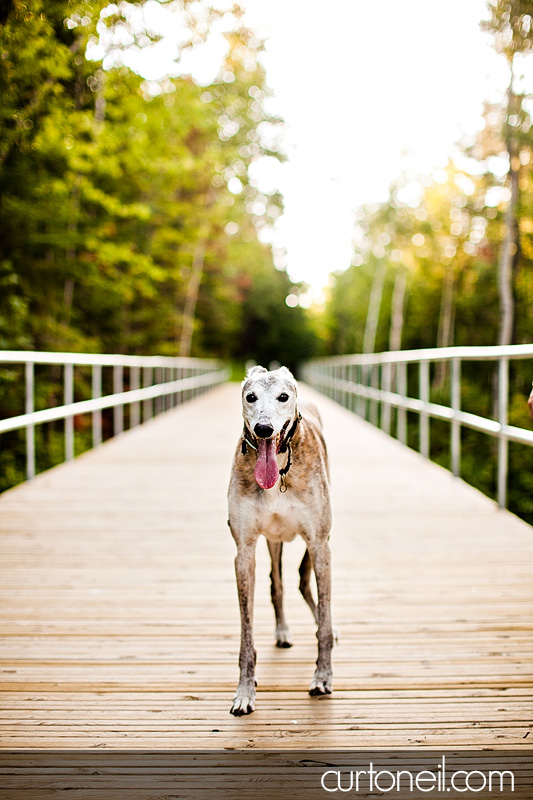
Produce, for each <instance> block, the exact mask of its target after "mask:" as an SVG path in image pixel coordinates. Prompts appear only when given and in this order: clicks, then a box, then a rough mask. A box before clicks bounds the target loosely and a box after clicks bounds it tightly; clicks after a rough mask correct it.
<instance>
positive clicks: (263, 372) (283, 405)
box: [242, 367, 298, 489]
mask: <svg viewBox="0 0 533 800" xmlns="http://www.w3.org/2000/svg"><path fill="white" fill-rule="evenodd" d="M296 401H297V389H296V380H295V378H294V376H293V375H292V374H291V372H289V370H288V369H287V368H286V367H280V369H276V370H273V371H272V372H269V371H268V370H267V369H265V368H264V367H252V369H250V370H249V371H248V374H247V375H246V378H245V380H244V381H243V384H242V413H243V417H244V424H245V426H246V428H247V429H248V431H249V433H250V434H251V435H252V436H253V437H254V439H255V443H256V445H257V463H256V467H255V479H256V481H257V483H258V484H259V486H261V488H262V489H270V488H272V486H274V484H275V483H276V482H277V480H278V477H279V469H278V465H277V460H276V455H277V453H279V451H280V448H281V447H282V446H283V442H284V440H285V437H286V436H287V434H288V432H289V431H290V429H291V426H292V424H293V422H294V421H295V419H296V418H297V414H298V412H297V408H296Z"/></svg>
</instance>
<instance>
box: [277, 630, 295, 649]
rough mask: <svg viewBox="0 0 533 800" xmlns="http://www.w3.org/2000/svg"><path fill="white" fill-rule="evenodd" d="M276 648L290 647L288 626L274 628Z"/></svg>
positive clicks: (290, 637) (290, 636)
mask: <svg viewBox="0 0 533 800" xmlns="http://www.w3.org/2000/svg"><path fill="white" fill-rule="evenodd" d="M275 635H276V647H292V633H291V629H290V628H289V626H288V625H277V626H276V634H275Z"/></svg>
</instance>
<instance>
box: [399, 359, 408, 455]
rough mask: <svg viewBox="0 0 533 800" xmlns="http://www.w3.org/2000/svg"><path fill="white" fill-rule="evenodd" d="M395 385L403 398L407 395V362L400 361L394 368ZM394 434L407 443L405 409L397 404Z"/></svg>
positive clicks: (403, 442)
mask: <svg viewBox="0 0 533 800" xmlns="http://www.w3.org/2000/svg"><path fill="white" fill-rule="evenodd" d="M396 385H397V389H398V394H399V395H400V396H401V397H402V399H403V400H405V398H406V397H407V364H406V363H405V362H401V363H400V364H398V365H397V369H396ZM396 436H397V438H398V441H400V442H401V443H402V444H407V409H405V408H400V406H398V416H397V420H396Z"/></svg>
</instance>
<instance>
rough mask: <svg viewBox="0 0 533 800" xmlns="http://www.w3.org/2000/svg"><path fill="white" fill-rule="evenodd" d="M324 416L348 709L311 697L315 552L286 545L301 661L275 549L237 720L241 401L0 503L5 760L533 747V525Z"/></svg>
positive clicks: (160, 422) (208, 408)
mask: <svg viewBox="0 0 533 800" xmlns="http://www.w3.org/2000/svg"><path fill="white" fill-rule="evenodd" d="M315 401H316V402H317V403H318V405H319V406H320V408H321V411H322V413H323V417H324V422H325V429H326V436H327V441H328V445H329V451H330V458H331V463H332V480H333V505H334V528H333V533H332V549H333V575H334V578H333V609H334V619H335V622H336V624H337V626H338V628H339V630H340V642H339V644H338V646H337V647H336V648H335V650H334V676H335V681H334V685H335V691H334V694H333V695H332V696H331V697H327V698H323V699H317V698H310V697H309V696H308V695H307V686H308V683H309V681H310V678H311V676H312V674H313V669H314V660H315V657H316V641H315V635H314V626H313V624H312V621H311V616H310V614H309V610H308V609H307V607H306V606H305V604H304V602H303V600H302V599H301V598H300V596H299V594H298V591H297V572H296V570H297V564H298V562H299V558H300V557H301V555H302V552H303V546H302V543H300V542H298V543H292V544H291V545H288V546H286V548H285V554H284V555H285V562H284V578H285V585H286V592H287V596H288V597H287V600H288V602H287V608H288V617H289V622H290V624H291V626H292V628H293V632H294V634H295V646H294V647H293V648H292V649H290V650H279V649H277V648H276V647H275V646H274V639H273V628H274V625H273V613H272V609H271V607H270V601H269V584H268V571H269V566H268V562H267V552H266V545H264V542H260V545H263V546H260V547H259V552H258V577H257V588H256V621H255V634H256V645H257V650H258V683H259V686H258V701H257V711H256V712H255V713H254V714H252V715H250V716H249V717H242V718H234V717H232V716H231V715H230V714H229V708H230V705H231V698H232V695H233V691H234V689H235V686H236V682H237V677H238V669H237V656H238V646H239V621H238V608H237V596H236V590H235V582H234V575H233V558H234V544H233V541H232V539H231V536H230V533H229V530H228V528H227V527H226V486H227V481H228V475H229V468H230V462H231V457H232V453H233V448H234V446H235V442H236V439H237V437H238V435H239V431H240V427H241V423H240V416H239V390H238V387H237V386H236V385H225V386H222V387H219V388H217V389H216V390H214V391H212V392H210V393H208V394H207V395H204V396H203V397H201V398H200V399H198V400H195V401H192V402H190V403H188V404H185V405H183V406H181V407H179V408H177V409H175V410H173V411H170V412H167V413H166V414H164V415H162V416H160V417H158V418H156V419H155V420H152V421H150V422H148V423H147V424H145V425H143V426H141V427H139V428H137V429H135V430H134V431H132V432H129V433H126V434H124V435H122V436H120V437H118V438H117V439H115V440H112V441H110V442H108V443H106V444H105V445H103V446H102V447H100V448H98V449H96V450H94V451H92V452H90V453H87V454H86V455H84V456H82V457H80V458H79V459H77V460H76V461H74V462H71V463H69V464H66V465H62V466H60V467H58V468H56V469H54V470H51V471H50V472H48V473H45V474H43V475H40V476H38V477H37V478H36V479H35V480H34V481H32V482H31V483H28V484H24V485H22V486H20V487H17V488H16V489H14V490H11V491H10V492H7V493H6V494H5V495H3V496H2V497H1V498H0V546H1V553H0V570H1V594H2V604H1V609H0V626H1V627H0V634H1V661H0V681H1V684H0V690H1V694H0V697H1V701H0V704H1V713H0V729H1V733H0V746H1V748H3V749H4V750H6V749H11V748H54V749H72V748H94V747H106V748H108V749H120V748H122V749H124V748H152V749H153V748H181V749H188V748H192V749H194V748H196V749H198V748H203V749H218V748H237V749H239V748H242V749H246V748H254V747H255V748H267V749H268V748H289V749H307V748H358V749H361V748H377V747H387V748H404V749H405V748H409V747H417V748H433V749H435V748H446V747H448V748H449V747H454V748H462V749H469V748H470V749H481V748H501V749H507V750H510V749H520V748H526V747H528V746H529V747H531V744H530V743H531V741H532V740H533V732H531V728H532V719H533V703H532V699H533V674H532V663H533V660H532V656H533V621H532V619H533V530H532V529H531V528H530V527H529V526H528V525H526V524H525V523H523V522H521V521H520V520H518V519H517V518H515V517H513V516H512V515H511V514H509V513H507V512H503V511H499V510H497V508H496V507H495V505H494V504H493V503H492V502H491V501H489V500H488V499H486V498H485V497H483V496H482V495H481V494H479V493H478V492H477V491H475V490H474V489H472V488H470V487H468V486H467V485H465V484H464V483H463V482H461V481H460V480H456V479H454V478H453V477H452V476H451V475H450V474H449V473H447V472H446V471H444V470H442V469H440V468H439V467H437V466H435V465H433V464H431V463H428V462H427V461H425V460H423V459H422V458H421V457H420V456H418V455H417V454H416V453H414V452H412V451H410V450H408V449H407V448H404V447H403V446H401V445H400V444H398V443H397V442H396V441H394V440H392V439H389V438H388V437H386V436H385V435H384V434H382V433H381V432H380V431H378V430H376V429H374V428H372V427H371V426H370V425H368V424H366V423H364V422H362V421H360V420H359V419H358V418H356V417H355V416H354V415H352V414H350V413H349V412H348V411H346V410H344V409H342V408H340V407H339V406H336V405H335V404H334V403H332V402H331V401H330V400H327V399H325V398H322V397H319V396H315ZM528 735H530V739H529V740H528V739H527V736H528ZM1 796H2V797H8V796H11V795H8V794H1ZM27 796H28V797H29V796H30V795H29V794H28V795H27ZM76 796H77V795H76ZM99 796H100V795H99ZM165 796H166V795H165Z"/></svg>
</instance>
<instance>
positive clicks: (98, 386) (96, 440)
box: [92, 364, 102, 447]
mask: <svg viewBox="0 0 533 800" xmlns="http://www.w3.org/2000/svg"><path fill="white" fill-rule="evenodd" d="M101 396H102V366H101V364H93V369H92V398H93V400H96V399H97V398H98V397H101ZM99 444H102V412H101V411H93V447H97V446H98V445H99Z"/></svg>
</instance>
